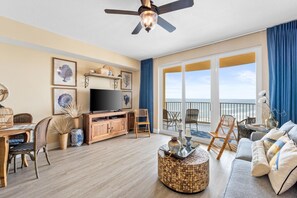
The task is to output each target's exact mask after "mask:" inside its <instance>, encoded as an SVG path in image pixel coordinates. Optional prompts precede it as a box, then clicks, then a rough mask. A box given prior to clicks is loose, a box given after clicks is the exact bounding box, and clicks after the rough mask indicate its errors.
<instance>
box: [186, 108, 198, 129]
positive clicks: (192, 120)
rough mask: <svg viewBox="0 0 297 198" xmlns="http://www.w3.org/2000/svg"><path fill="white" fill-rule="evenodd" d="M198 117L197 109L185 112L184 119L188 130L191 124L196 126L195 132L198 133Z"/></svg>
mask: <svg viewBox="0 0 297 198" xmlns="http://www.w3.org/2000/svg"><path fill="white" fill-rule="evenodd" d="M198 116H199V109H187V111H186V118H185V124H186V127H187V124H190V129H191V125H192V124H196V130H197V131H198Z"/></svg>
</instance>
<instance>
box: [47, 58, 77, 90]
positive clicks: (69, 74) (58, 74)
mask: <svg viewBox="0 0 297 198" xmlns="http://www.w3.org/2000/svg"><path fill="white" fill-rule="evenodd" d="M52 84H53V85H56V86H68V87H76V85H77V63H76V62H75V61H71V60H66V59H60V58H55V57H54V58H53V65H52Z"/></svg>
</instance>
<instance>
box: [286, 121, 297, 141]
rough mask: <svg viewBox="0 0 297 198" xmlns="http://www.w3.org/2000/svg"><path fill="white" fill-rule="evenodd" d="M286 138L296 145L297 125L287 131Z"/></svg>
mask: <svg viewBox="0 0 297 198" xmlns="http://www.w3.org/2000/svg"><path fill="white" fill-rule="evenodd" d="M288 136H289V138H290V139H291V140H293V141H294V142H295V144H297V125H296V126H294V127H293V128H292V129H291V130H290V131H289V133H288Z"/></svg>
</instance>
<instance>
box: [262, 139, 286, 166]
mask: <svg viewBox="0 0 297 198" xmlns="http://www.w3.org/2000/svg"><path fill="white" fill-rule="evenodd" d="M289 140H290V139H289V137H288V135H284V136H282V137H280V138H279V139H278V140H277V141H276V142H275V143H274V144H273V145H272V146H271V147H270V148H269V149H268V151H267V153H266V157H267V160H268V162H270V160H271V159H272V158H273V156H274V155H275V154H276V153H277V152H279V150H281V148H282V147H283V146H284V145H285V144H286V143H287V142H288V141H289Z"/></svg>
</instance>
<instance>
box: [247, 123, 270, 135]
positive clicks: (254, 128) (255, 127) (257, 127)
mask: <svg viewBox="0 0 297 198" xmlns="http://www.w3.org/2000/svg"><path fill="white" fill-rule="evenodd" d="M245 128H247V129H250V130H252V131H260V132H263V133H268V132H269V129H267V128H266V127H265V126H264V125H262V124H246V125H245Z"/></svg>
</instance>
